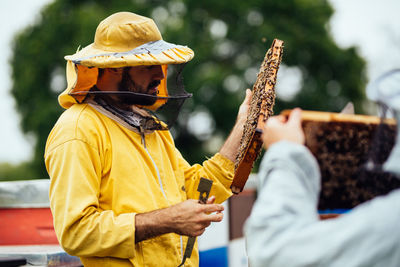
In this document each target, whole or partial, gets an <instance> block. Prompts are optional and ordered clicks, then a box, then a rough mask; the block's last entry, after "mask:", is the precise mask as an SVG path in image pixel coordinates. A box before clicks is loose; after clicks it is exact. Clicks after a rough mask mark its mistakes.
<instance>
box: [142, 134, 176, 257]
mask: <svg viewBox="0 0 400 267" xmlns="http://www.w3.org/2000/svg"><path fill="white" fill-rule="evenodd" d="M140 136H141V138H142V144H143V147H144V150H145V151H146V153H147V155H148V156H149V158H150V159H151V162H152V163H153V165H154V168H155V169H156V172H157V178H158V183H159V184H160V189H161V192H162V193H163V195H164V198H165V200H166V201H167V202H168V203H169V201H168V198H167V195H166V194H165V191H164V187H163V184H162V183H161V176H160V171H159V170H158V167H157V165H156V163H155V162H154V159H153V157H152V156H151V155H150V152H149V151H148V150H147V147H146V139H145V137H144V131H143V130H142V129H140ZM179 239H180V243H181V244H180V247H181V255H182V259H183V239H182V236H181V235H179Z"/></svg>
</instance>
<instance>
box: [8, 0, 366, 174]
mask: <svg viewBox="0 0 400 267" xmlns="http://www.w3.org/2000/svg"><path fill="white" fill-rule="evenodd" d="M118 11H131V12H135V13H138V14H141V15H144V16H148V17H151V18H153V19H154V20H155V21H156V23H157V25H158V26H159V28H160V30H161V32H162V34H163V38H164V39H165V40H167V41H169V42H173V43H178V44H184V45H188V46H189V47H191V48H192V49H193V50H194V51H195V55H196V56H195V58H194V59H193V60H192V61H191V62H190V63H188V64H187V65H186V67H185V70H184V78H185V86H186V89H187V91H189V92H191V93H193V94H194V97H193V98H192V99H191V100H190V101H187V103H186V104H185V106H184V109H183V110H182V114H181V115H180V119H179V123H178V124H177V125H176V127H175V128H174V130H173V132H174V135H175V137H176V138H175V140H176V144H177V147H178V148H179V149H180V150H181V152H182V154H183V155H184V157H185V158H186V159H187V160H188V161H189V162H191V163H194V162H200V161H202V160H203V159H204V156H205V155H207V156H208V155H210V153H212V152H215V151H216V150H217V149H218V147H217V146H215V145H212V144H214V143H212V142H210V140H214V141H215V140H216V139H212V138H209V136H208V135H205V134H203V135H201V133H200V134H197V135H196V133H194V132H193V130H192V129H190V123H188V122H190V118H192V117H193V116H194V114H203V115H204V114H210V115H211V118H212V122H213V123H212V124H211V126H210V127H209V129H211V130H212V131H210V132H209V133H208V134H209V135H210V136H214V137H215V136H220V137H226V136H227V134H228V133H229V131H230V129H231V127H232V126H233V123H234V120H235V118H236V114H237V110H238V106H239V104H240V103H241V101H242V99H243V97H244V90H245V89H246V88H251V87H252V84H253V82H254V81H255V79H256V75H257V71H258V69H259V66H260V63H261V61H262V59H263V57H264V54H265V52H266V50H267V49H268V48H269V46H270V45H271V43H272V40H273V39H274V38H278V39H281V40H284V41H285V51H284V57H283V64H284V65H285V66H288V67H296V68H298V70H299V73H301V77H302V79H301V80H302V86H301V90H300V91H299V92H298V93H297V94H296V96H295V97H294V98H292V99H289V100H288V99H286V100H284V99H279V98H278V99H277V102H276V106H275V113H279V112H280V111H281V110H282V109H285V108H293V107H295V106H300V107H302V108H303V109H313V110H326V111H339V110H340V109H341V108H343V106H344V105H345V103H346V102H348V101H353V102H354V103H355V106H356V110H357V111H358V112H362V108H361V104H362V101H363V99H364V93H363V89H364V85H365V77H364V65H365V63H364V61H363V60H362V59H361V58H360V57H359V56H358V54H357V52H356V50H355V49H354V48H349V49H341V48H339V47H337V45H336V44H335V43H334V41H333V39H332V37H331V36H330V35H329V27H328V22H329V19H330V17H331V15H332V13H333V10H332V8H331V7H330V5H329V4H328V2H327V1H323V0H286V1H271V0H269V1H265V0H247V1H242V0H230V1H222V0H220V1H215V0H202V1H195V0H185V1H183V0H169V1H161V0H159V1H157V0H133V1H126V0H113V1H108V0H97V1H95V0H79V1H78V0H56V1H54V2H53V3H51V4H49V5H48V6H46V7H45V8H44V9H43V10H42V12H41V14H40V17H39V19H38V20H37V21H36V23H35V24H34V25H32V26H29V27H27V28H26V29H24V30H23V31H22V32H20V33H19V34H18V35H17V36H16V38H15V40H14V45H13V57H12V60H11V65H12V79H13V87H12V95H13V96H14V97H15V99H16V103H17V110H18V112H19V113H20V114H21V117H22V129H23V131H24V132H25V133H32V134H33V135H34V136H36V137H37V143H36V146H35V153H34V159H33V161H32V167H33V170H34V171H35V173H33V175H34V176H36V177H46V176H47V174H46V171H45V168H44V164H43V152H44V146H45V142H46V138H47V136H48V134H49V132H50V130H51V128H52V126H53V125H54V123H55V122H56V120H57V118H58V117H59V115H60V114H61V112H62V111H63V110H62V108H61V107H59V105H58V103H57V96H58V94H59V93H60V92H61V91H62V90H63V89H64V87H63V86H64V85H65V84H64V85H63V83H62V81H63V79H61V78H60V77H62V75H64V73H65V63H66V62H65V60H64V58H63V57H64V56H65V55H69V54H73V53H74V52H75V51H76V49H77V47H78V45H81V46H82V47H84V46H86V45H88V44H90V43H92V42H93V38H94V32H95V30H96V27H97V25H98V23H99V22H100V21H101V20H102V19H104V18H105V17H107V16H108V15H110V14H112V13H115V12H118ZM249 77H250V78H249ZM284 78H285V77H282V79H284ZM289 78H290V77H289ZM60 81H61V83H60ZM60 84H61V85H60ZM278 84H279V81H278ZM210 144H211V145H210ZM210 147H211V149H210ZM212 150H214V151H212Z"/></svg>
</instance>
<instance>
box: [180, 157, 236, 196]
mask: <svg viewBox="0 0 400 267" xmlns="http://www.w3.org/2000/svg"><path fill="white" fill-rule="evenodd" d="M180 158H181V159H180V167H181V168H182V169H183V170H184V175H185V188H186V194H187V196H188V198H193V199H198V198H199V192H198V191H197V186H198V184H199V181H200V178H201V177H204V178H207V179H210V180H212V181H213V185H212V188H211V192H210V196H215V197H216V199H215V203H222V202H224V201H225V200H226V199H228V198H229V197H230V196H231V195H232V191H231V189H230V186H231V184H232V180H233V175H234V163H233V162H232V161H230V160H229V159H227V158H226V157H224V156H222V155H221V154H219V153H217V154H215V155H214V156H213V157H211V158H210V159H207V160H205V161H204V162H203V164H202V165H200V164H194V165H192V166H190V165H189V163H188V162H187V161H186V160H185V159H183V157H182V156H181V155H180Z"/></svg>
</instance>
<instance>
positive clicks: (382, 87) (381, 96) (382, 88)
mask: <svg viewBox="0 0 400 267" xmlns="http://www.w3.org/2000/svg"><path fill="white" fill-rule="evenodd" d="M367 95H368V97H369V98H370V99H371V100H373V101H375V102H376V103H377V104H378V106H379V112H380V116H381V122H380V124H379V125H378V127H377V129H376V131H375V133H374V138H373V140H372V143H371V149H370V151H369V153H368V160H367V162H366V163H365V165H364V166H363V170H364V171H366V172H373V173H378V174H384V173H385V171H384V170H383V168H382V166H383V164H384V162H385V161H386V160H387V156H388V152H387V151H385V150H388V148H387V147H388V146H389V147H390V149H389V152H390V151H391V147H393V145H394V143H395V141H396V135H397V137H398V127H396V126H392V127H391V126H389V125H388V124H386V123H385V119H386V118H388V117H391V116H389V115H392V116H394V117H398V116H396V114H397V113H398V112H399V110H400V101H399V100H400V69H394V70H391V71H388V72H386V73H384V74H383V75H381V76H380V77H378V78H377V79H376V80H374V81H373V82H371V83H370V84H369V86H368V87H367ZM398 123H399V122H397V124H398ZM390 127H391V128H394V129H395V130H394V132H393V131H390V130H389V129H390ZM383 155H386V156H383Z"/></svg>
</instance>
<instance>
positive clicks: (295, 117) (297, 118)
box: [288, 108, 301, 127]
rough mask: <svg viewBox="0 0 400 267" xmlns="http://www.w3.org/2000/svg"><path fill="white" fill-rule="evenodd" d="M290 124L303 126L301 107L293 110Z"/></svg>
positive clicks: (289, 120)
mask: <svg viewBox="0 0 400 267" xmlns="http://www.w3.org/2000/svg"><path fill="white" fill-rule="evenodd" d="M288 124H290V125H292V126H296V127H300V126H301V109H300V108H295V109H293V110H292V112H291V113H290V116H289V119H288Z"/></svg>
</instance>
